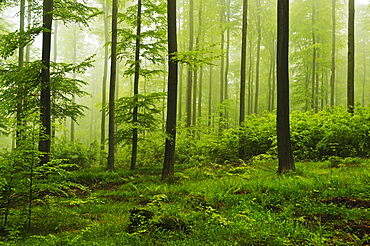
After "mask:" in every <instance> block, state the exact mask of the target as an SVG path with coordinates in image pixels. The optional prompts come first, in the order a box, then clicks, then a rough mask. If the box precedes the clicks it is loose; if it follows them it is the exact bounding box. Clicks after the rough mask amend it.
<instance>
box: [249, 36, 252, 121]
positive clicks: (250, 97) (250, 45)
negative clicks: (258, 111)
mask: <svg viewBox="0 0 370 246" xmlns="http://www.w3.org/2000/svg"><path fill="white" fill-rule="evenodd" d="M252 41H253V40H252V38H250V39H249V68H248V115H250V114H252V109H253V94H252V91H253V82H252V79H253V71H252V69H253V54H252V50H253V49H252V43H253V42H252Z"/></svg>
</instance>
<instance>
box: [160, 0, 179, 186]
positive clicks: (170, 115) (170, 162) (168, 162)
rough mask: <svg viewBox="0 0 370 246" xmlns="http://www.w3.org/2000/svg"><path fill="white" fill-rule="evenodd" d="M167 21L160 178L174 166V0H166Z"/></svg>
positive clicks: (167, 174)
mask: <svg viewBox="0 0 370 246" xmlns="http://www.w3.org/2000/svg"><path fill="white" fill-rule="evenodd" d="M167 21H168V53H169V59H168V90H167V93H168V97H167V122H166V133H167V138H166V145H165V155H164V162H163V169H162V180H166V179H168V178H169V177H170V176H173V174H174V169H175V168H174V166H175V143H176V108H177V81H178V71H177V70H178V63H177V61H175V60H172V59H171V58H172V56H173V55H172V54H173V53H175V52H177V34H176V0H167Z"/></svg>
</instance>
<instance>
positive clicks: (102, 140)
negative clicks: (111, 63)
mask: <svg viewBox="0 0 370 246" xmlns="http://www.w3.org/2000/svg"><path fill="white" fill-rule="evenodd" d="M109 7H110V6H109V3H108V1H107V0H106V2H105V3H104V43H105V44H104V68H103V81H102V110H101V123H100V150H101V156H100V165H103V163H104V158H103V155H104V150H105V138H106V136H105V134H106V127H105V116H106V114H107V112H106V110H105V104H106V103H107V75H108V59H109V49H108V42H109V36H108V32H109V30H108V11H109Z"/></svg>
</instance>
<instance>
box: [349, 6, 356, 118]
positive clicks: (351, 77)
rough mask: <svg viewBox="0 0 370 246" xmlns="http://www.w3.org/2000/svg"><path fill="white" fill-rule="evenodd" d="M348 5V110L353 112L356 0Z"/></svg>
mask: <svg viewBox="0 0 370 246" xmlns="http://www.w3.org/2000/svg"><path fill="white" fill-rule="evenodd" d="M348 5H349V6H348V16H349V17H348V74H347V105H348V112H350V113H351V114H353V113H354V106H355V85H354V82H355V1H354V0H349V2H348Z"/></svg>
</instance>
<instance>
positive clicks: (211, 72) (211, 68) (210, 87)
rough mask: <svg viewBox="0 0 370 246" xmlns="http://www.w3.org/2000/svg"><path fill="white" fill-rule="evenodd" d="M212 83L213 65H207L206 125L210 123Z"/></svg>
mask: <svg viewBox="0 0 370 246" xmlns="http://www.w3.org/2000/svg"><path fill="white" fill-rule="evenodd" d="M212 84H213V66H212V65H210V66H209V87H208V88H209V90H208V126H211V125H212Z"/></svg>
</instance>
